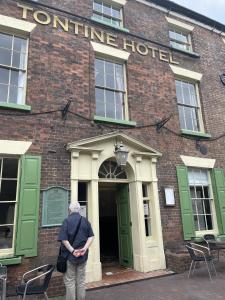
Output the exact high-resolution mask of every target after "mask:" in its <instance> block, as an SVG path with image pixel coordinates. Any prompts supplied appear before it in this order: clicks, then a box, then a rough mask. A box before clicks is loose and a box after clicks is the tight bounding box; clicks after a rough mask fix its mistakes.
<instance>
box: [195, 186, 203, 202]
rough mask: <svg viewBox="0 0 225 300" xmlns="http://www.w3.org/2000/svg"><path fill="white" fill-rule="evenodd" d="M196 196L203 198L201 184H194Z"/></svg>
mask: <svg viewBox="0 0 225 300" xmlns="http://www.w3.org/2000/svg"><path fill="white" fill-rule="evenodd" d="M196 196H197V198H201V199H202V198H203V190H202V186H196Z"/></svg>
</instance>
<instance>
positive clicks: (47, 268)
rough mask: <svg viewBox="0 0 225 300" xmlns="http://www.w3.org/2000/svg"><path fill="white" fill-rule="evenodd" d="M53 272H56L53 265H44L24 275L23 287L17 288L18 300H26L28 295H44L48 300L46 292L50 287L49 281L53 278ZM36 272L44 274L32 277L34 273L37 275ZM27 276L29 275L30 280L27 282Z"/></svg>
mask: <svg viewBox="0 0 225 300" xmlns="http://www.w3.org/2000/svg"><path fill="white" fill-rule="evenodd" d="M53 270H54V266H53V265H43V266H40V267H38V268H35V269H33V270H31V271H28V272H26V273H24V274H23V277H22V282H21V285H19V286H17V288H16V294H17V296H18V299H21V297H22V300H25V299H26V296H27V295H40V294H44V296H45V299H46V300H48V296H47V293H46V291H47V288H48V285H49V281H50V279H51V277H52V272H53ZM36 272H43V273H42V274H40V275H38V276H35V277H34V276H33V277H32V273H34V274H35V273H36ZM27 275H29V276H28V280H26V278H25V277H26V276H27ZM30 278H31V279H30ZM36 281H37V282H36Z"/></svg>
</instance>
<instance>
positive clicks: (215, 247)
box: [203, 234, 225, 261]
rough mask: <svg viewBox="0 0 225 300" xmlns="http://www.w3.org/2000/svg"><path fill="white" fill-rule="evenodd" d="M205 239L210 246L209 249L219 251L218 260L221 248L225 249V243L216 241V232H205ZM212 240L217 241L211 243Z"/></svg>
mask: <svg viewBox="0 0 225 300" xmlns="http://www.w3.org/2000/svg"><path fill="white" fill-rule="evenodd" d="M203 239H204V241H205V242H206V244H207V246H208V249H209V251H210V252H211V251H213V250H215V251H217V258H218V261H219V259H220V250H225V244H221V245H220V244H219V243H216V237H215V235H214V234H205V235H204V236H203ZM210 241H215V243H212V242H211V243H210Z"/></svg>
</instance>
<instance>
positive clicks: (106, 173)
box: [98, 160, 127, 179]
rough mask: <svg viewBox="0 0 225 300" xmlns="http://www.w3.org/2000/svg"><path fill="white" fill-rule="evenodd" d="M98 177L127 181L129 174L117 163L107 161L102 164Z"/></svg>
mask: <svg viewBox="0 0 225 300" xmlns="http://www.w3.org/2000/svg"><path fill="white" fill-rule="evenodd" d="M98 177H99V178H106V179H127V174H126V172H125V170H124V169H122V168H121V167H119V166H118V165H117V163H116V162H115V161H112V160H106V161H104V162H103V163H102V165H101V167H100V169H99V171H98Z"/></svg>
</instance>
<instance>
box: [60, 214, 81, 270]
mask: <svg viewBox="0 0 225 300" xmlns="http://www.w3.org/2000/svg"><path fill="white" fill-rule="evenodd" d="M81 219H82V217H80V220H79V223H78V225H77V228H76V230H75V232H74V235H73V238H72V240H71V241H69V242H70V244H71V245H72V244H73V242H74V240H75V238H76V235H77V233H78V231H79V229H80V224H81ZM69 255H70V252H69V251H68V254H67V255H66V256H63V255H62V243H61V245H60V248H59V255H58V257H57V262H56V269H57V271H58V272H60V273H65V272H66V262H67V259H68V257H69Z"/></svg>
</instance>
